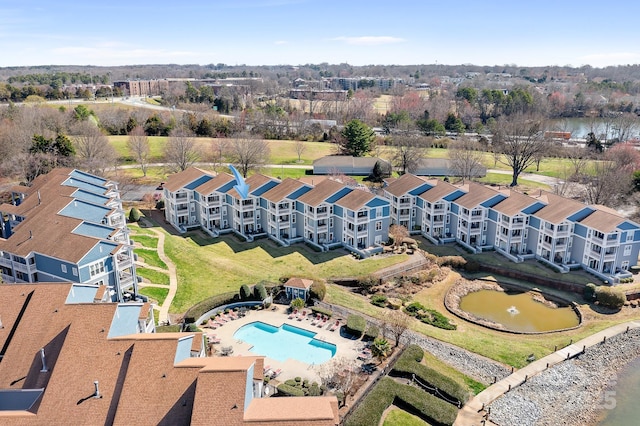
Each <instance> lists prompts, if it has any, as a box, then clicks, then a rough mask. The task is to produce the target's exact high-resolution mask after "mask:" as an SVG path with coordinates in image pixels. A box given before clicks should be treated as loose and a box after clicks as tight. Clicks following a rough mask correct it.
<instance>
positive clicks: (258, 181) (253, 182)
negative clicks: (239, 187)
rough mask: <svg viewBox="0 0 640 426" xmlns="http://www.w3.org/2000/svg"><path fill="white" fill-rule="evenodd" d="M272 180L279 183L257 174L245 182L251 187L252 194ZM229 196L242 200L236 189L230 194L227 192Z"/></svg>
mask: <svg viewBox="0 0 640 426" xmlns="http://www.w3.org/2000/svg"><path fill="white" fill-rule="evenodd" d="M270 180H272V181H276V182H277V180H276V179H274V178H272V177H269V176H265V175H263V174H260V173H256V174H255V175H251V176H250V177H248V178H247V179H246V180H245V181H244V182H245V183H246V184H247V185H249V194H250V193H252V192H253V191H255V190H256V189H258V188H260V187H261V186H262V185H264V184H265V183H267V182H269V181H270ZM227 194H229V195H231V196H232V197H233V198H240V194H238V191H236V189H235V188H232V189H231V190H230V191H229V192H227Z"/></svg>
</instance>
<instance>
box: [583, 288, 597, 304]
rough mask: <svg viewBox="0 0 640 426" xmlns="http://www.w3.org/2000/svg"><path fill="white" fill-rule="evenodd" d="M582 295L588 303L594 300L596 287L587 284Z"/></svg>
mask: <svg viewBox="0 0 640 426" xmlns="http://www.w3.org/2000/svg"><path fill="white" fill-rule="evenodd" d="M583 295H584V300H586V301H588V302H591V301H593V300H596V285H595V284H594V283H588V284H587V285H586V286H584V290H583Z"/></svg>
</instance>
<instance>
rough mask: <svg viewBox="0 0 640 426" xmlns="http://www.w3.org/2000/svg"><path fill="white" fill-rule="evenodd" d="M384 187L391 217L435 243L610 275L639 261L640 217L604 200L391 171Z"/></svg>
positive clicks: (614, 278)
mask: <svg viewBox="0 0 640 426" xmlns="http://www.w3.org/2000/svg"><path fill="white" fill-rule="evenodd" d="M384 195H385V197H386V198H387V199H389V201H390V203H391V218H390V220H391V223H397V224H400V225H403V226H406V227H407V229H409V230H410V231H411V232H412V233H420V234H422V235H423V236H424V237H425V238H427V239H429V240H430V241H432V242H433V243H435V244H443V243H447V242H457V243H458V244H460V245H462V246H464V247H466V248H467V249H468V250H470V251H473V252H480V251H483V250H496V251H497V252H498V253H500V254H502V255H503V256H505V257H507V258H508V259H510V260H511V261H513V262H522V261H524V260H525V259H533V258H535V259H539V260H540V261H542V262H545V263H548V264H549V265H552V266H553V267H555V268H557V269H558V270H559V271H561V272H569V271H570V270H571V269H574V268H583V269H585V270H587V271H589V272H591V273H593V274H594V275H596V276H598V277H599V278H600V279H602V280H606V281H611V282H619V281H620V279H621V278H626V277H629V276H630V275H631V274H630V272H629V268H630V267H631V266H634V265H636V264H637V261H638V254H639V252H640V225H638V224H637V223H635V222H633V221H631V220H628V219H626V218H624V217H622V216H620V215H619V214H618V213H617V212H615V211H614V210H612V209H609V208H606V207H604V206H593V205H586V204H583V203H581V202H579V201H575V200H572V199H568V198H564V197H561V196H559V195H556V194H552V193H549V192H545V191H539V192H538V193H537V194H534V195H526V194H522V193H519V192H517V191H514V190H513V189H502V190H496V189H493V188H489V187H486V186H484V185H480V184H477V183H469V184H466V185H458V186H456V185H451V184H449V183H447V182H443V181H441V180H433V179H422V178H419V177H417V176H413V175H403V176H401V177H400V178H398V179H388V180H387V185H386V187H385V189H384Z"/></svg>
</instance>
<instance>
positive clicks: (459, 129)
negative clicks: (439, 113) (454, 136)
mask: <svg viewBox="0 0 640 426" xmlns="http://www.w3.org/2000/svg"><path fill="white" fill-rule="evenodd" d="M444 128H445V129H446V130H448V131H450V132H454V133H458V134H460V133H464V123H463V122H462V120H460V119H459V118H458V117H456V116H455V114H452V113H449V114H447V120H446V121H445V122H444Z"/></svg>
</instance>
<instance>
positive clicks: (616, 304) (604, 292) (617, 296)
mask: <svg viewBox="0 0 640 426" xmlns="http://www.w3.org/2000/svg"><path fill="white" fill-rule="evenodd" d="M596 300H597V301H598V304H600V305H601V306H605V307H607V308H612V309H620V308H622V307H623V306H624V302H626V301H627V297H626V296H625V295H624V293H622V292H621V291H620V290H616V289H613V288H610V287H602V286H600V287H598V288H597V289H596Z"/></svg>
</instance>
